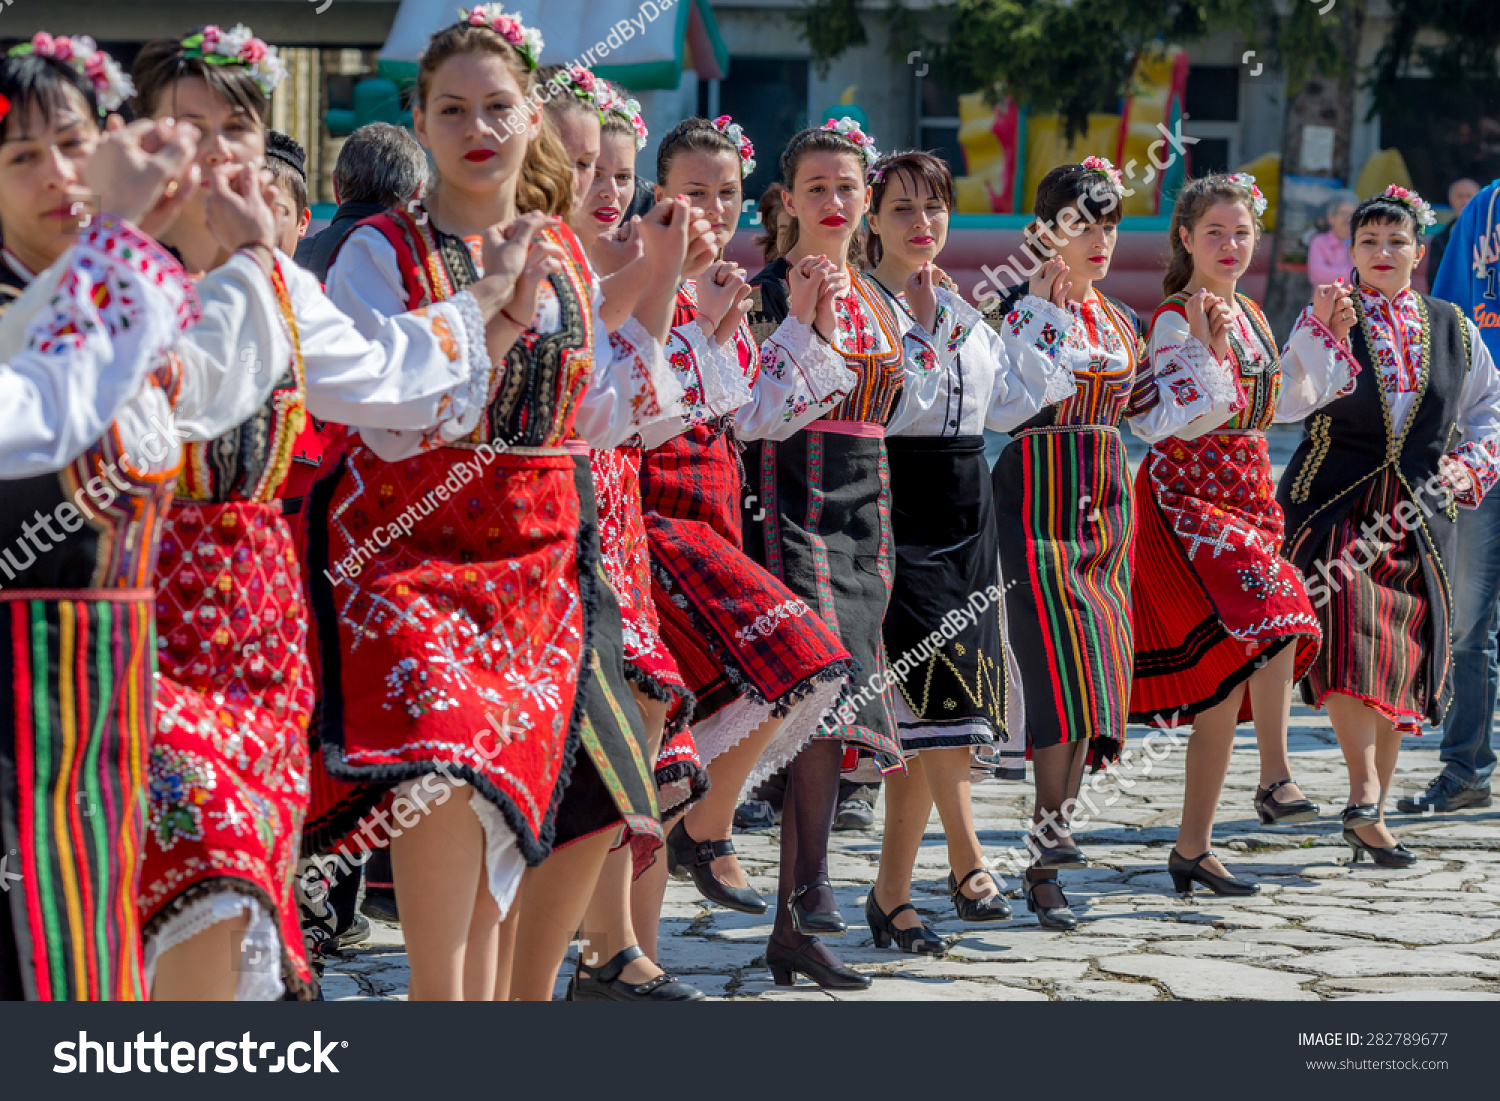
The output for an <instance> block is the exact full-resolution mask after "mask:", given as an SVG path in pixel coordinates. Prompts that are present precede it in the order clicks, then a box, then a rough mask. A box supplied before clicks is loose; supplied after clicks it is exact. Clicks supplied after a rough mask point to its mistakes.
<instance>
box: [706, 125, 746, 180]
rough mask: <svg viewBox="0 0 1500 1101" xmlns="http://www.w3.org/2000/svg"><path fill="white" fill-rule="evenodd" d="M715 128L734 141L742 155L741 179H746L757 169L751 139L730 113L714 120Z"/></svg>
mask: <svg viewBox="0 0 1500 1101" xmlns="http://www.w3.org/2000/svg"><path fill="white" fill-rule="evenodd" d="M713 128H714V129H715V130H717V131H718V132H719V133H721V134H723V135H724V136H725V137H726V138H728V139H729V140H730V141H732V142H734V146H735V149H736V150H738V151H739V155H740V179H742V180H743V179H745V177H747V176H749V175H750V173H752V172H754V171H755V146H753V145H751V144H750V139H749V138H747V137H745V131H744V129H743V128H742V127H741V126H740V124H739V123H737V122H735V121H733V120H732V119H730V117H729V116H728V115H720V116H719V117H718V118H716V119H714V121H713Z"/></svg>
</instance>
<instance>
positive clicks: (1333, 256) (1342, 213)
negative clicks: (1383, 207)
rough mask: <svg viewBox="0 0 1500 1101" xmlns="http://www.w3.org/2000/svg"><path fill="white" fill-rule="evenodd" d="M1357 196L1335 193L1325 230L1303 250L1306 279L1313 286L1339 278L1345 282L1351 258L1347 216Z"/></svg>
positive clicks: (1329, 207) (1349, 214) (1326, 283)
mask: <svg viewBox="0 0 1500 1101" xmlns="http://www.w3.org/2000/svg"><path fill="white" fill-rule="evenodd" d="M1358 202H1359V199H1358V197H1357V196H1356V195H1355V194H1354V192H1352V191H1340V192H1337V193H1335V195H1334V197H1333V201H1332V202H1330V203H1329V204H1328V211H1327V216H1328V230H1327V232H1326V233H1320V234H1318V235H1317V236H1316V237H1314V238H1313V239H1312V244H1311V245H1309V246H1308V250H1307V278H1308V281H1309V282H1310V283H1312V285H1313V286H1315V287H1322V286H1327V285H1328V284H1330V283H1336V282H1338V281H1339V280H1340V279H1342V280H1344V282H1345V283H1346V284H1347V283H1348V282H1349V272H1350V271H1351V270H1353V268H1354V260H1353V259H1352V258H1351V257H1350V255H1349V219H1350V218H1351V217H1353V215H1354V207H1355V206H1356V205H1357V204H1358Z"/></svg>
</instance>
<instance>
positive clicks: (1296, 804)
mask: <svg viewBox="0 0 1500 1101" xmlns="http://www.w3.org/2000/svg"><path fill="white" fill-rule="evenodd" d="M1291 782H1292V781H1291V780H1290V779H1287V780H1277V781H1276V782H1275V783H1274V784H1272V785H1271V786H1270V787H1266V788H1258V789H1256V792H1255V811H1256V813H1257V814H1259V815H1260V824H1261V825H1262V826H1295V825H1296V824H1297V823H1299V822H1312V821H1314V820H1315V819H1316V818H1317V817H1318V815H1319V814H1320V813H1321V812H1322V810H1323V808H1322V807H1320V806H1318V804H1317V803H1314V802H1313V801H1312V800H1311V799H1292V800H1290V801H1289V802H1285V803H1283V802H1280V801H1278V800H1277V799H1276V798H1275V794H1276V792H1277V791H1279V790H1280V789H1281V788H1284V787H1286V786H1287V785H1288V784H1290V783H1291Z"/></svg>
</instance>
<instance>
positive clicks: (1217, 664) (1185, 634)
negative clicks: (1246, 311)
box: [1130, 432, 1322, 722]
mask: <svg viewBox="0 0 1500 1101" xmlns="http://www.w3.org/2000/svg"><path fill="white" fill-rule="evenodd" d="M1137 481H1138V483H1139V484H1138V486H1137V493H1136V501H1137V502H1138V508H1137V511H1138V519H1139V526H1138V528H1137V531H1136V544H1135V581H1134V584H1133V585H1132V586H1131V605H1132V618H1133V621H1134V627H1135V679H1134V682H1133V684H1132V687H1131V694H1130V717H1131V719H1132V721H1135V722H1150V721H1152V720H1153V719H1154V718H1156V717H1157V716H1162V717H1164V718H1165V719H1166V720H1167V721H1171V720H1172V718H1173V716H1176V718H1177V719H1179V720H1187V719H1189V718H1191V717H1192V716H1193V715H1194V714H1196V713H1197V712H1199V711H1203V710H1206V709H1207V708H1210V707H1213V706H1214V705H1216V704H1218V703H1221V702H1223V701H1224V700H1225V699H1226V698H1228V696H1229V694H1230V693H1231V692H1232V691H1233V690H1234V688H1235V687H1236V686H1238V685H1240V684H1242V683H1243V682H1244V681H1246V680H1248V679H1249V677H1250V675H1251V674H1252V673H1254V672H1255V670H1256V669H1258V668H1260V667H1261V665H1263V664H1264V662H1265V660H1266V659H1267V658H1268V657H1269V656H1270V655H1271V654H1274V653H1275V652H1277V651H1279V650H1281V649H1282V648H1284V647H1286V646H1288V645H1296V647H1297V662H1296V665H1297V672H1296V676H1297V678H1298V679H1300V678H1301V677H1302V675H1303V674H1304V673H1305V672H1306V671H1307V669H1308V668H1309V666H1311V664H1312V662H1313V658H1314V657H1315V656H1316V655H1317V652H1318V643H1319V640H1320V638H1321V637H1322V632H1321V630H1320V628H1319V626H1318V618H1317V616H1316V615H1315V614H1314V612H1313V608H1312V603H1311V601H1309V600H1308V597H1307V589H1306V587H1305V585H1304V584H1303V581H1302V575H1301V574H1300V573H1299V572H1298V570H1297V568H1296V567H1295V566H1293V565H1292V564H1291V563H1290V562H1288V561H1287V560H1286V559H1285V558H1283V557H1281V550H1280V548H1281V540H1282V536H1283V533H1284V527H1285V522H1284V520H1283V517H1282V513H1281V506H1280V505H1278V504H1277V503H1276V484H1275V482H1274V481H1273V480H1272V477H1271V459H1270V454H1269V452H1268V451H1267V448H1266V438H1265V436H1264V435H1263V434H1262V433H1259V432H1215V433H1211V434H1210V435H1207V436H1202V437H1200V438H1199V439H1196V440H1176V439H1173V440H1166V441H1164V442H1162V443H1159V444H1157V445H1156V446H1155V447H1154V448H1153V449H1152V450H1151V454H1150V455H1149V456H1148V457H1147V458H1146V461H1145V462H1144V463H1142V464H1141V470H1140V474H1139V476H1138V478H1137ZM1250 718H1251V714H1250V697H1249V694H1248V693H1246V695H1245V699H1244V701H1243V702H1242V703H1241V704H1240V712H1239V721H1240V722H1248V721H1249V720H1250Z"/></svg>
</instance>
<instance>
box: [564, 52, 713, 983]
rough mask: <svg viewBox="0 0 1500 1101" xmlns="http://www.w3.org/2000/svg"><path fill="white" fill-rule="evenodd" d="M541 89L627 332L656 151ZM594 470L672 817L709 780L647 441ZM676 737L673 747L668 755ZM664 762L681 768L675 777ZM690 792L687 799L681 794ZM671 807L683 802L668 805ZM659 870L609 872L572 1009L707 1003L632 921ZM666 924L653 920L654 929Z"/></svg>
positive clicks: (574, 89) (632, 677) (587, 91)
mask: <svg viewBox="0 0 1500 1101" xmlns="http://www.w3.org/2000/svg"><path fill="white" fill-rule="evenodd" d="M538 78H539V79H540V80H546V81H550V82H551V86H550V87H549V89H548V90H549V91H551V92H552V94H551V95H550V97H549V98H548V99H547V100H546V119H547V122H548V123H549V124H550V125H552V126H553V127H554V128H555V129H556V131H557V133H558V136H559V138H560V139H561V140H562V145H563V148H564V150H565V151H566V152H567V154H568V157H569V159H570V160H571V162H572V164H573V169H574V184H575V187H576V194H575V196H574V206H573V210H572V213H571V217H570V219H569V225H570V227H571V228H572V230H573V232H574V234H575V235H576V236H577V237H578V239H579V241H580V242H582V243H583V245H584V248H585V250H586V251H587V253H588V256H589V260H590V262H591V265H592V266H593V268H594V270H595V271H596V272H598V273H599V274H600V276H601V280H600V282H601V286H602V288H603V292H604V305H603V306H602V307H601V310H600V315H601V317H602V318H603V319H604V321H605V323H606V325H607V324H609V323H610V322H611V320H614V321H615V323H618V320H619V319H621V318H623V317H626V316H628V315H629V311H630V310H631V308H633V306H634V305H635V302H636V300H637V298H638V296H639V294H640V292H641V290H642V288H643V286H644V281H645V279H646V278H648V277H649V276H648V275H647V274H646V273H645V272H644V270H643V268H644V265H645V264H646V263H647V259H646V257H644V256H643V255H642V254H641V252H640V248H639V244H640V242H639V237H638V236H637V234H636V232H635V229H636V225H635V224H631V225H626V226H622V224H621V220H622V217H623V214H624V211H625V208H626V207H627V206H628V205H629V204H630V200H631V198H632V196H633V194H634V190H635V157H636V153H637V151H638V150H639V148H640V146H642V145H644V144H645V142H646V127H645V124H644V123H643V122H642V121H641V117H640V112H639V105H638V104H636V103H635V101H634V100H629V99H626V98H625V97H624V96H623V95H621V94H620V93H619V92H617V91H616V90H615V89H614V88H613V87H612V86H611V85H610V84H609V83H608V82H607V81H605V80H602V79H600V78H597V77H595V76H594V75H593V74H592V73H590V72H589V71H588V70H587V69H583V68H580V67H578V66H569V67H564V66H548V67H547V68H544V69H541V70H539V71H538ZM634 222H635V223H638V222H639V218H637V219H635V220H634ZM716 247H717V246H716V245H715V244H714V242H713V241H712V239H711V235H710V234H708V233H705V234H704V235H703V236H702V237H701V238H699V239H697V240H695V242H694V250H693V251H695V252H696V253H697V254H698V256H693V255H691V254H690V256H689V263H691V264H694V265H698V264H701V263H703V262H706V261H707V259H709V258H711V257H712V254H713V251H714V250H715V249H716ZM698 345H699V350H700V355H704V356H706V354H707V350H708V347H709V345H708V341H707V338H704V337H700V338H699V340H698ZM715 381H716V380H715ZM589 462H590V474H591V478H592V483H593V491H594V494H595V497H596V499H597V502H598V512H599V545H600V557H601V565H602V568H603V572H604V577H605V580H606V581H607V583H608V586H609V590H610V595H611V596H613V597H614V598H615V599H617V600H618V602H619V605H620V612H621V619H622V629H623V630H622V637H621V644H622V649H623V657H624V664H623V670H622V672H623V674H624V676H625V677H626V678H628V684H629V689H630V695H631V697H632V698H633V700H634V703H635V705H636V706H637V709H638V711H639V714H640V718H641V720H642V721H643V723H644V729H645V739H644V741H643V749H644V751H645V753H646V756H647V759H648V760H650V761H654V762H656V768H655V770H654V771H655V780H656V786H657V797H658V802H659V806H660V812H661V814H662V817H663V818H665V817H666V816H667V813H668V811H669V810H671V809H676V808H677V807H680V806H681V805H682V804H684V803H685V802H687V801H689V800H691V799H692V798H693V797H695V795H701V793H702V791H703V790H704V789H706V787H707V783H708V781H707V776H706V774H705V773H704V772H703V770H702V768H701V766H700V765H699V764H698V756H697V752H696V749H695V748H694V745H693V738H692V734H691V733H690V732H689V731H688V729H687V720H688V718H689V717H690V715H691V710H692V703H693V699H692V694H691V693H690V692H689V691H688V689H687V686H686V684H685V683H684V682H683V679H682V674H681V673H680V672H679V671H678V669H677V663H676V661H675V660H674V659H673V658H672V654H671V651H669V650H668V649H667V647H666V644H665V643H664V642H663V640H662V637H661V629H660V626H659V623H658V620H657V614H656V608H655V605H654V604H653V603H652V600H651V563H650V553H649V550H648V547H647V540H646V529H645V525H644V522H643V520H642V516H641V487H640V469H641V446H640V440H639V438H638V437H636V438H632V439H630V440H627V441H626V442H625V443H624V444H622V445H620V446H619V447H614V448H610V449H608V450H595V451H592V452H591V453H590V456H589ZM666 736H670V742H671V744H670V746H666V747H664V746H663V740H664V737H666ZM664 758H665V759H666V760H667V761H668V762H670V765H669V766H668V767H667V768H666V769H665V770H664V769H663V766H662V761H663V759H664ZM679 781H685V784H683V783H679ZM679 787H686V791H683V792H681V794H679V793H678V788H679ZM668 798H673V799H674V802H673V803H667V801H666V800H667V799H668ZM632 850H633V851H632ZM651 863H652V857H651V854H650V852H648V851H646V850H645V847H644V846H642V845H639V844H638V845H635V846H632V848H624V847H622V848H619V849H617V850H615V851H614V852H612V853H611V854H610V856H609V857H608V859H607V860H606V861H605V865H604V868H603V870H602V871H601V872H600V876H599V881H598V884H597V885H596V886H595V888H594V895H593V898H592V899H591V900H590V902H589V907H588V910H587V912H586V913H585V915H584V919H583V925H582V928H583V929H585V930H587V931H588V935H587V940H588V943H587V944H582V943H580V952H579V970H578V973H577V974H576V975H575V977H574V979H573V981H572V982H571V983H570V984H569V987H568V994H567V997H568V999H569V1000H580V1001H593V1000H624V1001H638V1000H650V1001H683V1000H695V999H697V998H701V997H702V994H701V993H700V992H699V991H698V990H696V989H695V988H694V987H691V986H688V985H687V984H685V983H681V982H677V981H676V980H674V979H672V978H671V976H667V975H664V973H663V972H662V970H661V968H660V967H658V966H656V964H655V963H654V962H652V959H651V955H650V954H647V953H646V952H645V950H644V949H642V947H641V945H640V943H639V941H640V939H641V937H640V936H639V935H638V934H637V932H636V929H635V927H634V924H633V921H632V910H633V909H634V907H633V904H632V894H633V891H632V880H633V878H634V874H635V873H637V872H643V871H644V870H645V868H646V867H647V866H648V865H649V864H651ZM656 863H661V862H660V861H656ZM655 925H656V922H655V920H653V921H652V922H651V926H650V927H651V929H652V930H654V929H655ZM653 942H654V937H653ZM653 948H654V944H653ZM652 954H654V951H653V953H652Z"/></svg>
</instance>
